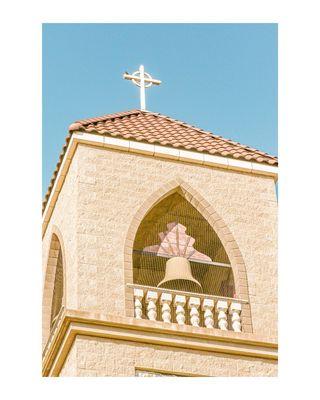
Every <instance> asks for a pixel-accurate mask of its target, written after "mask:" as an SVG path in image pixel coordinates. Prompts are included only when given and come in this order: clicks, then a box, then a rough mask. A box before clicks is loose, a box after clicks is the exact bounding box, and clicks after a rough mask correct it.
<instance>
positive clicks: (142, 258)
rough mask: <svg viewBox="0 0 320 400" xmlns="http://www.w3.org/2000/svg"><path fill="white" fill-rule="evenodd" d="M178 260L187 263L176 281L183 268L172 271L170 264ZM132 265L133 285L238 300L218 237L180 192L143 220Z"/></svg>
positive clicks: (167, 198) (158, 204) (232, 278)
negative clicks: (172, 259) (176, 271)
mask: <svg viewBox="0 0 320 400" xmlns="http://www.w3.org/2000/svg"><path fill="white" fill-rule="evenodd" d="M174 257H179V258H181V257H182V258H186V259H188V261H189V262H188V263H186V264H185V265H184V266H183V265H181V267H180V270H181V271H180V276H173V275H175V272H174V269H175V270H177V268H179V265H176V266H174V267H173V268H172V267H170V266H168V263H167V262H168V259H170V258H174ZM182 262H183V260H182ZM132 266H133V283H135V284H139V285H145V286H153V287H157V286H159V284H160V285H161V287H166V288H167V289H173V290H182V291H187V292H195V293H205V294H209V295H217V296H225V297H234V296H235V287H234V277H233V272H232V268H231V265H230V260H229V258H228V255H227V253H226V251H225V249H224V247H223V245H222V243H221V241H220V239H219V237H218V235H217V234H216V232H215V231H214V229H213V228H212V226H211V225H210V224H209V223H208V221H207V220H206V219H205V218H204V217H203V215H202V214H201V213H200V212H199V211H198V210H197V209H196V208H195V207H194V206H193V205H192V204H191V203H190V202H189V201H188V200H187V199H186V198H185V197H184V196H183V193H182V192H181V190H177V191H175V192H173V193H172V194H169V195H168V196H167V197H165V198H164V199H162V200H161V201H160V202H158V203H157V204H156V205H155V206H154V207H153V208H151V210H150V211H149V212H148V213H147V214H146V215H145V217H144V218H143V220H142V221H141V223H140V226H139V228H138V230H137V233H136V236H135V240H134V244H133V252H132ZM170 268H171V273H170ZM172 272H173V274H172ZM178 275H179V274H178ZM171 278H172V279H171ZM174 278H179V279H174ZM161 282H162V283H161Z"/></svg>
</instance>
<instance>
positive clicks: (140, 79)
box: [123, 65, 161, 110]
mask: <svg viewBox="0 0 320 400" xmlns="http://www.w3.org/2000/svg"><path fill="white" fill-rule="evenodd" d="M123 78H124V79H129V80H131V81H132V82H133V83H134V84H135V85H137V86H139V88H140V109H141V110H145V109H146V94H145V88H148V87H150V86H152V85H160V83H161V81H159V80H157V79H153V78H152V77H151V75H149V74H148V73H147V72H144V66H143V65H140V68H139V71H136V72H134V73H133V74H131V75H130V74H128V73H127V72H126V73H124V74H123Z"/></svg>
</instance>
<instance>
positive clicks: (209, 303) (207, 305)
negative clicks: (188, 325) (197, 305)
mask: <svg viewBox="0 0 320 400" xmlns="http://www.w3.org/2000/svg"><path fill="white" fill-rule="evenodd" d="M213 307H214V301H213V300H212V299H204V300H203V303H202V310H203V311H204V315H203V316H204V324H205V326H206V327H207V328H213V324H214V321H213V313H212V310H213Z"/></svg>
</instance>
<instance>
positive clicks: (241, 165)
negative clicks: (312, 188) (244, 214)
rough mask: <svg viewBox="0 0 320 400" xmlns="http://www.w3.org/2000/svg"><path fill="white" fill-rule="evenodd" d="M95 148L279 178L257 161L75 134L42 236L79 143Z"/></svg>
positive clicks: (275, 170)
mask: <svg viewBox="0 0 320 400" xmlns="http://www.w3.org/2000/svg"><path fill="white" fill-rule="evenodd" d="M80 143H81V144H87V145H94V146H98V147H105V148H110V149H116V150H120V151H125V152H130V153H138V154H144V155H148V156H151V157H156V158H165V159H170V160H176V161H180V162H188V163H192V164H197V165H204V166H207V167H215V168H222V169H226V170H232V171H240V172H246V173H250V174H255V175H264V176H270V177H272V178H273V179H274V180H275V181H276V180H277V177H278V167H275V166H271V165H265V164H261V163H256V162H250V161H243V160H237V159H231V158H227V157H222V156H214V155H211V154H206V153H200V152H196V151H188V150H179V149H175V148H173V147H167V146H160V145H154V144H150V143H142V142H137V141H134V140H126V139H119V138H115V137H109V136H103V135H96V134H92V133H90V134H88V133H83V132H74V133H73V134H72V136H71V139H70V141H69V143H68V147H67V149H66V152H65V154H64V156H63V160H62V162H61V165H60V167H59V171H58V175H57V177H56V179H55V182H54V185H53V187H52V189H51V191H50V196H49V198H48V201H47V203H46V206H45V209H44V212H43V219H42V235H44V234H45V231H46V228H47V226H48V223H49V220H50V217H51V215H52V212H53V209H54V206H55V203H56V201H57V199H58V196H59V193H60V191H61V188H62V186H63V183H64V180H65V177H66V175H67V172H68V169H69V166H70V163H71V161H72V158H73V155H74V153H75V151H76V148H77V146H78V144H80Z"/></svg>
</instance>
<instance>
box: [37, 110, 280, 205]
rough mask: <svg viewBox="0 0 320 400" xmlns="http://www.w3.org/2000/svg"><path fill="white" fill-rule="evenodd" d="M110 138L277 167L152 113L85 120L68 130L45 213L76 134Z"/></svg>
mask: <svg viewBox="0 0 320 400" xmlns="http://www.w3.org/2000/svg"><path fill="white" fill-rule="evenodd" d="M76 131H77V132H79V131H81V132H86V133H93V134H100V135H110V136H113V137H119V138H124V139H130V140H137V141H142V142H147V143H152V144H160V145H161V144H165V145H166V146H171V147H174V148H179V149H186V150H193V151H198V152H202V153H207V154H214V155H216V156H222V157H227V158H234V159H238V160H239V159H240V160H245V161H248V160H251V161H253V162H258V163H261V164H267V165H278V159H277V157H274V156H271V155H269V154H267V153H264V152H262V151H259V150H256V149H254V148H252V147H250V146H245V145H242V144H240V143H238V142H235V141H233V140H229V139H225V138H223V137H221V136H217V135H214V134H213V133H211V132H208V131H204V130H202V129H200V128H197V127H195V126H192V125H189V124H187V123H185V122H181V121H178V120H175V119H172V118H170V117H167V116H165V115H162V114H159V113H154V112H151V111H141V110H131V111H125V112H119V113H115V114H107V115H103V116H101V117H96V118H88V119H82V120H79V121H75V122H74V123H73V124H71V125H70V126H69V135H68V136H67V138H66V144H65V145H64V147H63V150H62V153H61V154H60V158H59V162H58V164H57V167H56V169H55V171H54V173H53V177H52V179H51V182H50V185H49V188H48V191H47V193H46V195H45V199H44V202H43V209H44V208H45V205H46V203H47V201H48V199H49V196H50V193H51V189H52V187H53V184H54V181H55V179H56V176H57V174H58V170H59V168H60V164H61V161H62V158H63V156H64V153H65V151H66V148H67V144H68V142H69V140H70V137H71V135H72V133H73V132H76Z"/></svg>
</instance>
